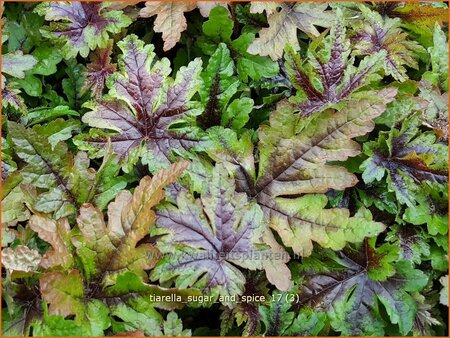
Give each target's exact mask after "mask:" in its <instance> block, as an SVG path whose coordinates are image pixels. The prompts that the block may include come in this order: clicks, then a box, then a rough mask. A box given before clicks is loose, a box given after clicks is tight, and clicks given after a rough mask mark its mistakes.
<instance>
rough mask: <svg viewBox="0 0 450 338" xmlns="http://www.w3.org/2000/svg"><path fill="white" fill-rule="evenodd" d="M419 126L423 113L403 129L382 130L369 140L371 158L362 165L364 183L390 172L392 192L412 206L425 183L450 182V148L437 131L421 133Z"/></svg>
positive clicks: (367, 151)
mask: <svg viewBox="0 0 450 338" xmlns="http://www.w3.org/2000/svg"><path fill="white" fill-rule="evenodd" d="M419 125H420V114H418V113H415V114H412V115H411V116H410V117H408V118H405V119H404V120H403V121H402V126H401V129H400V130H399V129H397V128H396V127H394V128H392V129H391V131H390V132H380V133H379V137H378V140H377V141H371V142H367V143H365V145H364V153H365V154H366V155H368V156H369V158H368V159H367V160H365V161H364V162H363V163H362V165H361V169H362V170H364V172H363V175H362V177H363V180H364V182H366V183H371V182H373V181H375V180H377V181H379V180H381V179H382V178H383V177H384V175H385V173H387V185H388V189H389V191H393V192H395V194H396V196H397V199H398V201H399V202H400V203H402V204H407V205H408V206H410V207H413V206H414V200H415V199H416V198H417V197H416V194H417V190H418V186H419V185H420V184H421V183H425V182H432V183H433V182H435V183H438V184H446V183H447V181H448V179H447V175H448V161H447V151H448V147H447V146H445V145H443V144H440V143H437V142H436V136H435V135H434V133H432V132H424V133H422V132H419Z"/></svg>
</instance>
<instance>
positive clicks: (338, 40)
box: [285, 23, 385, 116]
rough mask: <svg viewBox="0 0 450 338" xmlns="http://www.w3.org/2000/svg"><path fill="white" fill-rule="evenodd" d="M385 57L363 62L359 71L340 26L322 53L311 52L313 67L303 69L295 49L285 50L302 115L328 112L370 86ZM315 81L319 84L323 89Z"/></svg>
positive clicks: (309, 54) (376, 55)
mask: <svg viewBox="0 0 450 338" xmlns="http://www.w3.org/2000/svg"><path fill="white" fill-rule="evenodd" d="M384 56H385V53H384V52H380V53H374V54H373V55H371V56H370V57H366V58H365V59H363V60H362V61H361V63H360V64H359V66H358V67H355V66H353V64H354V58H353V57H350V42H349V41H348V40H347V39H346V36H345V28H344V27H343V26H342V24H341V23H338V24H337V25H335V26H334V27H333V28H332V30H331V33H330V35H329V36H328V39H327V40H326V42H325V46H324V48H323V49H322V50H320V51H319V52H318V53H314V52H313V51H309V52H308V61H309V63H308V65H309V64H310V65H312V67H307V66H304V65H303V61H302V60H301V59H300V57H299V56H298V55H297V54H296V52H295V51H294V49H292V48H290V47H289V48H286V52H285V58H286V68H287V69H286V70H287V73H288V76H289V80H290V81H291V83H292V85H293V87H294V88H296V89H297V90H298V92H297V96H296V97H295V98H294V100H295V102H296V103H298V109H299V110H300V112H301V114H302V115H303V116H308V115H311V114H313V113H317V112H319V111H322V110H324V109H326V108H329V107H330V106H332V105H335V104H337V103H339V102H340V101H342V100H344V99H345V98H347V97H349V96H350V95H351V94H352V93H353V92H355V91H356V90H358V89H359V88H360V87H361V86H363V85H367V84H368V83H370V82H371V81H372V80H373V74H374V73H375V72H376V71H378V70H379V69H380V67H381V66H382V62H383V59H384ZM371 77H372V78H371ZM315 81H320V86H319V85H317V84H316V83H315ZM319 87H320V88H319Z"/></svg>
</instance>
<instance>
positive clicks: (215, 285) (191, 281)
mask: <svg viewBox="0 0 450 338" xmlns="http://www.w3.org/2000/svg"><path fill="white" fill-rule="evenodd" d="M208 187H209V190H208V192H207V193H204V194H203V195H202V197H201V198H200V199H194V198H193V197H192V196H191V195H189V194H188V193H187V192H181V193H180V194H179V195H178V198H177V207H175V206H173V205H170V204H166V205H164V206H163V207H161V208H160V209H159V211H158V212H157V216H158V219H157V229H156V230H155V231H154V233H153V234H155V235H165V236H163V237H162V238H161V239H160V241H159V242H158V248H159V249H160V250H161V251H162V252H163V253H165V254H167V255H166V256H165V257H164V258H163V260H162V261H161V263H160V264H159V265H158V266H157V267H156V268H155V270H154V271H153V273H152V278H153V279H159V280H160V281H162V282H164V281H167V280H170V279H173V278H175V283H176V285H177V286H179V287H186V286H194V287H198V288H202V289H213V290H214V291H216V293H215V294H216V295H217V293H218V294H220V295H236V294H237V295H240V294H242V293H243V291H244V284H245V277H244V275H243V274H242V272H241V271H240V270H239V269H238V267H242V268H245V269H249V270H256V269H258V270H261V269H263V268H264V267H265V261H266V260H270V259H272V258H271V256H270V255H271V251H270V249H269V247H268V246H267V245H264V244H263V236H264V235H265V232H266V231H267V230H268V228H266V227H265V225H264V223H263V222H262V217H263V213H262V211H261V209H260V208H259V207H258V205H257V204H256V202H255V201H253V202H249V201H247V196H246V195H245V194H242V193H236V192H235V190H234V189H235V186H234V182H233V179H232V178H229V177H228V175H227V173H226V171H225V169H224V167H223V166H221V165H218V166H217V167H216V170H215V171H214V173H213V177H212V181H210V184H209V186H208ZM279 264H281V265H282V264H283V262H281V261H280V262H279ZM283 277H284V278H285V279H289V275H288V274H286V275H284V276H283ZM224 304H227V305H230V302H228V301H224Z"/></svg>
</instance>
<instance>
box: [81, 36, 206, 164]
mask: <svg viewBox="0 0 450 338" xmlns="http://www.w3.org/2000/svg"><path fill="white" fill-rule="evenodd" d="M118 45H119V47H120V48H121V49H122V51H123V55H122V57H121V59H120V62H119V67H120V72H118V73H115V74H114V75H113V76H112V77H111V78H110V80H109V84H108V86H109V88H110V92H109V95H108V96H105V97H104V98H102V99H99V100H98V101H95V102H90V103H88V104H86V106H87V107H88V108H91V111H90V112H88V113H86V114H85V115H84V116H83V121H84V122H85V123H87V124H89V125H90V126H91V127H96V128H104V129H109V130H113V131H116V132H117V133H116V134H109V136H110V138H111V144H112V147H113V149H114V152H115V153H117V154H118V155H119V157H120V158H121V159H122V160H123V162H125V163H127V162H128V163H127V164H128V165H132V164H133V163H135V162H136V161H137V158H138V156H142V157H143V160H144V162H145V163H148V164H149V165H150V168H151V170H156V169H157V168H161V167H164V166H166V165H168V164H169V163H170V162H171V158H172V157H171V153H172V151H173V150H176V151H186V150H188V149H189V148H191V147H192V146H194V145H195V144H196V143H197V141H198V133H199V129H197V128H194V127H185V128H178V129H177V130H176V131H175V130H170V126H171V124H173V122H175V121H177V122H181V123H184V124H186V123H187V122H189V119H191V120H192V115H193V114H194V113H195V110H194V109H193V108H194V105H193V103H192V102H190V99H191V97H192V96H193V95H194V93H195V92H196V91H197V89H198V87H199V84H200V79H199V73H200V69H201V61H200V59H196V60H194V61H192V62H191V63H190V64H189V65H188V66H187V67H182V68H181V69H180V70H179V71H178V73H177V76H176V78H175V80H173V79H171V78H170V77H168V75H169V73H170V67H169V63H168V60H167V59H162V60H161V61H156V62H154V60H153V58H154V56H155V54H154V53H153V46H152V45H147V46H145V47H144V43H143V42H142V41H140V40H138V38H137V37H136V36H135V35H129V36H127V37H126V38H125V39H124V40H123V41H122V42H119V43H118ZM107 136H108V135H104V134H101V135H96V136H93V135H92V134H91V135H90V136H87V135H85V136H84V138H85V139H84V140H83V141H81V142H80V145H81V147H84V149H89V148H92V147H94V148H97V149H98V148H99V147H100V148H102V147H104V146H105V145H106V143H107V141H108V137H107ZM83 142H84V144H83ZM141 145H142V147H141Z"/></svg>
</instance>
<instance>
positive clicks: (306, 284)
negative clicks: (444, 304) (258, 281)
mask: <svg viewBox="0 0 450 338" xmlns="http://www.w3.org/2000/svg"><path fill="white" fill-rule="evenodd" d="M380 250H381V248H376V247H375V246H374V241H372V243H368V242H365V243H364V245H362V248H361V250H358V251H356V250H351V249H348V250H345V251H343V252H340V253H337V254H335V253H331V252H328V253H327V256H328V257H329V258H328V259H327V260H326V261H325V262H324V264H328V265H329V266H330V267H329V268H327V270H328V271H326V272H322V271H315V270H314V269H312V270H309V271H306V276H305V277H304V281H303V285H302V289H301V292H300V295H299V297H300V303H299V306H305V305H308V306H311V307H312V308H313V309H315V310H316V311H317V310H320V309H322V310H327V311H329V316H330V318H331V325H332V326H333V328H334V329H336V330H338V331H340V332H341V333H342V334H343V335H364V334H369V333H373V334H377V335H383V334H384V330H383V327H384V326H385V325H386V324H385V323H384V322H383V320H382V319H381V318H380V317H379V314H378V312H379V309H378V307H379V305H378V302H380V303H381V304H382V305H383V306H384V308H385V310H386V312H387V314H388V316H389V319H390V321H391V323H393V324H398V325H399V330H400V334H402V335H406V334H408V332H410V331H411V329H412V326H413V321H414V318H415V314H416V310H417V305H416V302H415V300H414V298H413V297H412V296H411V295H410V292H415V291H419V290H421V289H422V288H423V287H424V286H425V285H426V283H427V280H428V278H427V277H426V275H425V274H424V273H423V272H422V271H420V270H416V269H414V268H413V265H412V264H411V263H410V262H408V261H397V262H395V261H396V257H395V256H396V254H395V253H394V255H391V258H390V263H388V264H389V265H390V266H391V267H394V268H395V271H396V274H395V276H392V277H389V278H387V279H385V278H382V279H380V278H379V277H381V275H380V274H383V272H384V269H385V265H384V264H383V263H382V260H383V259H384V258H385V257H386V254H388V252H389V251H388V252H383V251H380ZM389 250H391V249H389ZM394 262H395V263H394ZM336 263H337V265H335V264H336ZM333 266H334V267H333ZM374 277H375V279H374Z"/></svg>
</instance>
